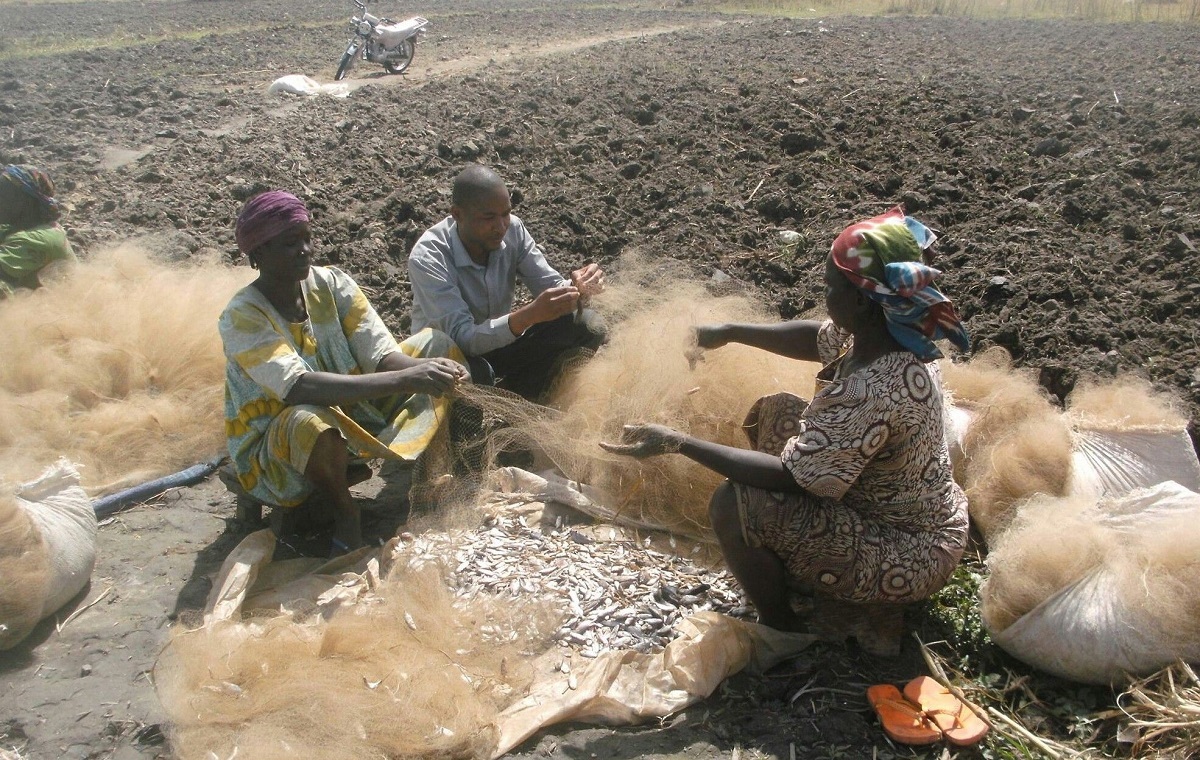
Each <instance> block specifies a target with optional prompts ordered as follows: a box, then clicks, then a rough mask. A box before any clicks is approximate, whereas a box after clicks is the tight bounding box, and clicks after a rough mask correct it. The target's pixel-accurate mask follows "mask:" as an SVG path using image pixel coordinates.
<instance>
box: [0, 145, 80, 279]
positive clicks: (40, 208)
mask: <svg viewBox="0 0 1200 760" xmlns="http://www.w3.org/2000/svg"><path fill="white" fill-rule="evenodd" d="M58 216H59V204H58V201H57V200H55V198H54V183H53V182H51V181H50V177H49V176H47V174H46V173H45V172H44V171H42V170H41V169H37V168H35V167H32V166H17V165H12V166H6V167H4V170H3V171H0V298H4V297H5V296H9V295H11V294H12V292H13V291H14V290H16V289H18V288H28V289H30V290H33V289H35V288H37V287H39V286H40V285H41V284H42V283H41V280H40V279H39V278H38V275H39V273H42V272H43V271H44V270H45V269H46V267H48V266H50V265H51V264H54V263H55V262H63V263H65V264H73V263H75V252H74V251H73V250H71V244H70V243H69V242H68V241H67V233H66V232H65V231H64V230H63V228H62V227H60V226H59V224H58Z"/></svg>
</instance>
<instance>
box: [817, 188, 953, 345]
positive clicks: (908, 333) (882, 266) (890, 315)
mask: <svg viewBox="0 0 1200 760" xmlns="http://www.w3.org/2000/svg"><path fill="white" fill-rule="evenodd" d="M936 239H937V238H936V236H935V235H934V234H933V232H932V231H931V230H930V229H929V228H928V227H926V226H925V225H923V224H921V223H920V222H918V221H917V220H916V219H913V218H912V217H911V216H905V215H904V208H903V207H902V206H896V207H895V208H893V209H891V210H890V211H887V212H886V213H883V214H880V215H879V216H877V217H874V218H872V219H868V220H866V221H864V222H858V223H857V224H852V225H850V226H849V227H847V228H846V229H845V230H843V231H842V234H840V235H838V236H837V239H836V240H834V241H833V250H832V251H831V255H832V257H833V263H834V265H835V266H837V268H838V270H839V271H841V272H842V274H844V275H846V278H847V279H848V280H850V282H851V283H853V284H854V285H856V286H857V287H858V288H860V289H862V290H863V291H865V292H866V294H867V295H868V296H869V297H870V298H871V299H872V300H874V301H875V302H876V303H878V304H879V305H880V306H882V307H883V314H884V316H885V317H886V318H887V326H888V331H889V332H891V334H892V337H893V338H895V339H896V341H897V342H898V343H899V344H900V345H901V346H904V347H905V348H907V349H908V350H909V351H912V352H913V353H914V354H916V355H917V356H918V357H920V358H921V359H922V360H923V361H932V360H933V359H940V358H941V357H942V352H941V351H940V350H939V349H938V347H937V346H936V345H934V343H933V342H934V341H935V340H939V339H941V338H948V339H949V340H950V342H951V343H953V344H954V345H956V346H958V347H959V348H960V349H962V350H964V351H966V350H967V349H968V348H970V345H971V342H970V339H969V338H968V337H967V330H966V328H965V327H964V326H963V323H962V320H961V319H959V317H958V314H957V313H956V312H955V311H954V305H953V304H952V303H950V299H949V298H947V297H946V296H944V295H942V293H941V292H940V291H939V290H938V289H937V288H935V287H934V286H933V281H934V279H935V278H937V277H938V276H940V275H941V272H940V271H939V270H937V269H934V268H933V267H930V266H926V265H925V264H923V263H922V262H921V251H922V250H924V249H925V248H928V247H929V246H930V245H932V244H933V241H934V240H936Z"/></svg>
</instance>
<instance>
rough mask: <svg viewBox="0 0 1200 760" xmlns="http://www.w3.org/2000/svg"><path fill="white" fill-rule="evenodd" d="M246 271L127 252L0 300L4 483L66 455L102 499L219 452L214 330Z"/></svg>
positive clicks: (221, 372)
mask: <svg viewBox="0 0 1200 760" xmlns="http://www.w3.org/2000/svg"><path fill="white" fill-rule="evenodd" d="M248 275H249V272H247V271H245V270H238V269H234V268H231V267H229V266H226V265H224V264H222V263H220V262H218V261H204V260H202V261H196V262H193V263H190V264H187V265H180V264H179V263H168V262H165V261H160V260H157V259H155V258H154V257H152V256H150V255H149V254H148V253H147V252H146V251H145V250H144V249H142V248H140V247H138V246H136V245H133V244H126V245H122V246H118V247H116V248H114V249H110V250H106V251H102V252H100V253H98V254H97V255H96V256H94V257H93V258H91V259H90V260H88V261H86V262H83V263H81V264H79V265H77V266H76V267H75V268H74V269H73V270H72V271H71V273H70V275H69V276H66V277H63V278H60V279H57V280H56V281H54V282H52V283H50V284H48V285H47V286H46V287H43V288H40V289H39V290H36V291H33V292H32V293H28V294H25V295H23V296H22V297H18V298H12V299H8V300H6V301H4V302H3V303H0V335H4V336H5V361H4V362H2V363H0V419H3V420H4V425H3V426H0V479H3V480H8V481H10V482H21V481H23V480H29V479H32V478H33V477H35V476H36V475H37V474H38V473H40V472H41V471H42V470H44V469H45V468H46V467H48V466H49V465H51V464H52V463H53V462H55V461H56V460H57V459H58V458H59V457H66V458H68V459H70V460H72V461H73V462H77V463H79V464H80V465H81V476H82V479H83V480H82V482H83V485H84V486H85V488H87V490H88V491H89V492H90V493H93V494H96V493H105V492H109V491H114V490H118V489H119V488H121V487H125V486H128V485H131V484H133V483H137V482H140V481H142V480H146V479H149V478H151V477H155V476H158V475H162V474H164V473H166V472H171V471H174V470H177V469H180V468H181V467H186V466H189V465H193V464H195V463H196V462H197V461H200V460H204V459H207V458H210V457H212V456H213V455H214V454H216V453H218V452H220V451H222V450H223V449H224V446H225V440H224V435H223V425H222V415H223V411H222V406H221V398H222V396H221V394H222V388H223V383H224V377H225V358H224V355H223V353H222V352H221V342H220V338H219V337H218V336H217V333H216V322H217V316H218V315H219V314H220V313H221V310H222V309H223V308H224V307H225V304H226V303H227V302H228V301H229V299H230V297H231V296H232V295H233V293H234V292H235V291H236V290H237V289H238V288H239V287H241V286H242V285H244V284H245V283H246V281H247V279H248Z"/></svg>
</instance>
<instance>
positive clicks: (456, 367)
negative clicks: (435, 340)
mask: <svg viewBox="0 0 1200 760" xmlns="http://www.w3.org/2000/svg"><path fill="white" fill-rule="evenodd" d="M396 374H397V375H398V376H399V378H398V379H399V380H400V383H399V387H398V388H397V390H398V391H404V392H407V393H428V394H429V395H431V396H442V395H444V394H446V393H449V392H450V391H452V390H454V389H455V388H456V387H458V385H459V383H463V382H469V381H470V379H471V375H470V373H469V372H467V368H466V367H464V366H463V365H461V364H459V363H458V362H456V361H454V360H453V359H447V358H446V357H444V356H438V357H435V358H433V359H425V360H423V361H421V363H420V364H418V365H416V366H415V367H409V368H408V369H402V370H399V371H398V372H397V373H396Z"/></svg>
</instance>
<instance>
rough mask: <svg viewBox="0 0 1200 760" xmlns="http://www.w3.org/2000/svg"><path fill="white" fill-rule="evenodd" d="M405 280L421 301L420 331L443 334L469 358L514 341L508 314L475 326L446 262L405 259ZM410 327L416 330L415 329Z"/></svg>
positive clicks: (411, 257) (417, 258)
mask: <svg viewBox="0 0 1200 760" xmlns="http://www.w3.org/2000/svg"><path fill="white" fill-rule="evenodd" d="M408 279H409V281H410V282H411V283H412V289H413V294H414V297H419V298H420V299H421V309H422V313H423V315H424V318H425V324H423V325H421V326H420V327H434V328H437V329H438V330H441V331H442V332H444V333H446V334H447V335H449V336H450V337H451V338H452V339H453V340H454V342H455V343H456V344H458V347H459V348H461V349H462V351H463V353H465V354H467V355H468V356H478V355H480V354H486V353H487V352H488V351H493V350H495V349H497V348H502V347H504V346H507V345H509V344H510V343H512V342H513V341H515V340H516V339H517V337H516V336H515V335H513V333H512V328H510V327H509V326H508V315H507V314H505V315H503V316H500V317H495V318H492V319H488V320H485V321H483V322H481V323H480V324H475V318H474V316H472V314H471V307H470V306H469V305H468V304H467V302H466V301H465V300H464V299H463V297H462V294H461V292H460V291H459V289H458V283H457V282H455V277H454V273H453V272H452V271H451V270H450V267H449V266H448V265H447V264H446V263H445V262H442V261H438V260H437V259H435V258H434V257H432V256H423V255H416V254H414V255H412V256H410V257H409V259H408ZM418 294H419V295H418ZM413 327H414V330H415V329H417V325H414V326H413Z"/></svg>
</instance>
